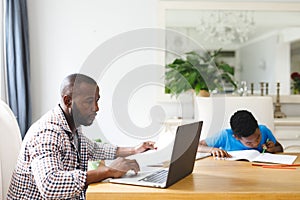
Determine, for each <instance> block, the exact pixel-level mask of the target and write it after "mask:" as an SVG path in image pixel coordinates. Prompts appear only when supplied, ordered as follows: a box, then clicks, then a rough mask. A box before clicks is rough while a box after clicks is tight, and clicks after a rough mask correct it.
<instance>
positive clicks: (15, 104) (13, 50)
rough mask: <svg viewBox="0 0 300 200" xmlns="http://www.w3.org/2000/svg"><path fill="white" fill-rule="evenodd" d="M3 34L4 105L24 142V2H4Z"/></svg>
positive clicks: (26, 117) (27, 117)
mask: <svg viewBox="0 0 300 200" xmlns="http://www.w3.org/2000/svg"><path fill="white" fill-rule="evenodd" d="M5 34H6V41H5V44H6V67H7V88H8V103H9V106H10V107H11V109H12V111H13V112H14V114H15V115H16V118H17V121H18V123H19V126H20V130H21V134H22V138H24V136H25V133H26V131H27V129H28V128H29V126H30V124H31V103H30V91H29V86H30V85H29V80H30V77H29V76H30V71H29V69H30V65H29V41H28V18H27V0H6V18H5Z"/></svg>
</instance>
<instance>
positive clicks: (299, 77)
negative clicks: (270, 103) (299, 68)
mask: <svg viewBox="0 0 300 200" xmlns="http://www.w3.org/2000/svg"><path fill="white" fill-rule="evenodd" d="M291 79H292V90H293V94H300V74H299V73H298V72H293V73H292V74H291Z"/></svg>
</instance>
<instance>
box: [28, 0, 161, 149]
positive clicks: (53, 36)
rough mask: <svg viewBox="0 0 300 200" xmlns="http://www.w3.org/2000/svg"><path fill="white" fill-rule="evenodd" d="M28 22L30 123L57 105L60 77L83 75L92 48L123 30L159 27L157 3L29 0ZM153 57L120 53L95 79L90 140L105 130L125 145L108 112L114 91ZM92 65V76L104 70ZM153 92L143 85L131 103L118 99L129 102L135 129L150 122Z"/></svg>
mask: <svg viewBox="0 0 300 200" xmlns="http://www.w3.org/2000/svg"><path fill="white" fill-rule="evenodd" d="M28 18H29V35H30V51H31V52H30V53H31V57H30V58H31V93H32V105H33V120H37V119H38V118H39V117H40V116H41V115H42V114H44V113H45V112H46V111H48V110H49V109H51V108H52V107H54V106H55V105H56V104H57V103H58V102H59V85H60V83H61V81H62V79H63V78H64V77H65V76H66V75H68V74H70V73H75V72H81V68H82V65H83V63H85V62H86V60H87V59H88V58H89V56H90V54H91V53H92V52H93V51H94V50H95V49H96V48H98V47H99V46H101V45H102V44H103V43H104V42H106V41H108V40H110V39H111V38H113V37H114V36H118V35H119V34H122V33H124V32H127V31H132V30H136V29H139V28H148V27H157V0H143V1H141V0H107V1H105V0H28ZM133 42H134V41H133ZM154 55H155V52H151V51H149V52H147V51H146V52H144V53H143V51H142V50H141V51H135V52H134V53H128V54H127V55H123V56H121V55H120V58H117V59H116V60H114V61H113V63H112V64H111V67H110V68H109V69H110V71H107V72H106V74H105V76H102V79H101V80H99V77H94V78H95V79H96V80H97V81H98V82H101V81H102V82H103V84H100V87H101V92H100V95H101V101H100V112H99V117H97V122H99V123H95V124H94V125H93V126H92V127H90V128H89V129H88V132H89V133H88V135H89V136H90V137H92V138H99V137H100V138H102V139H103V136H102V133H101V132H103V131H105V132H109V134H111V135H114V136H115V137H110V136H109V134H108V135H107V136H105V137H107V138H106V139H107V140H114V141H112V142H114V143H117V144H119V145H122V144H123V143H124V144H126V145H128V142H127V139H128V137H127V136H126V135H124V134H123V133H122V131H120V129H118V127H117V125H116V124H115V121H114V116H112V114H111V110H112V107H111V102H110V101H111V100H112V95H113V94H114V92H115V91H114V89H115V88H114V87H115V85H116V84H118V81H120V79H121V78H123V77H124V74H126V73H129V72H130V71H132V70H133V69H134V68H135V67H140V66H142V65H147V64H153V63H155V62H156V59H155V56H154ZM103 56H105V55H103ZM91 67H92V68H91V73H92V71H94V70H95V71H97V69H96V68H99V70H100V71H101V70H103V67H106V66H102V65H101V63H94V66H91ZM145 76H154V75H153V74H146V75H145ZM104 84H105V85H104ZM155 92H156V90H155V88H153V87H142V88H141V89H139V90H138V91H137V92H133V94H131V99H125V100H124V101H125V102H122V101H121V103H124V104H126V103H127V102H126V101H129V110H130V113H129V115H130V116H133V118H134V119H132V120H133V121H134V123H136V124H137V125H138V126H142V127H143V126H147V125H148V124H149V123H151V118H150V117H149V110H150V109H151V107H153V104H155V103H154V102H155V94H156V93H155ZM133 105H134V106H133ZM133 107H134V109H132V108H133ZM106 139H105V138H104V140H106ZM131 142H133V143H135V142H138V141H136V140H133V141H131Z"/></svg>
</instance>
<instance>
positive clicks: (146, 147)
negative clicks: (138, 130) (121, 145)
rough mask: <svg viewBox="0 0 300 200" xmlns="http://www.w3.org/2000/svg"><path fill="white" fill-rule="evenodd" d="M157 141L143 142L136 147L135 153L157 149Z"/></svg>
mask: <svg viewBox="0 0 300 200" xmlns="http://www.w3.org/2000/svg"><path fill="white" fill-rule="evenodd" d="M154 144H155V142H151V141H149V142H143V143H142V144H140V145H138V146H137V147H135V153H136V154H137V153H143V152H145V151H148V150H153V149H157V147H154Z"/></svg>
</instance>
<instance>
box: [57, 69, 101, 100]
mask: <svg viewBox="0 0 300 200" xmlns="http://www.w3.org/2000/svg"><path fill="white" fill-rule="evenodd" d="M81 83H88V84H92V85H97V82H96V81H95V80H94V79H92V78H91V77H89V76H87V75H84V74H79V73H76V74H70V75H68V76H67V77H65V78H64V80H63V81H62V83H61V86H60V94H61V96H64V95H66V94H68V95H71V94H72V93H73V92H74V91H73V89H74V86H75V87H76V85H78V86H79V85H80V84H81Z"/></svg>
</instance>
